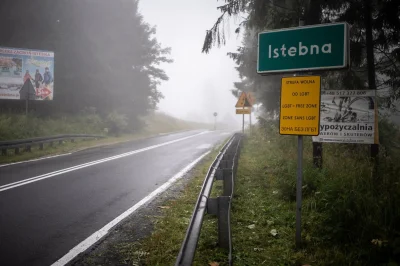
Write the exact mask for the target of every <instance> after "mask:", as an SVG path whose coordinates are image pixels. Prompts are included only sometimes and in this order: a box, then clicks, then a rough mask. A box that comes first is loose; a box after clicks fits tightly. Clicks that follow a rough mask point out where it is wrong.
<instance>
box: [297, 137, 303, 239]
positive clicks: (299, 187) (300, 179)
mask: <svg viewBox="0 0 400 266" xmlns="http://www.w3.org/2000/svg"><path fill="white" fill-rule="evenodd" d="M302 187H303V136H301V135H299V136H298V137H297V182H296V247H300V246H301V204H302Z"/></svg>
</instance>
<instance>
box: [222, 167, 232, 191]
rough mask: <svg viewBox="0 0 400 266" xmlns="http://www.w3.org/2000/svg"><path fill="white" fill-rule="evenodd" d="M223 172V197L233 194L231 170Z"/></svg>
mask: <svg viewBox="0 0 400 266" xmlns="http://www.w3.org/2000/svg"><path fill="white" fill-rule="evenodd" d="M227 170H228V171H224V181H223V194H222V195H223V196H231V195H232V194H233V180H232V174H233V171H232V169H227Z"/></svg>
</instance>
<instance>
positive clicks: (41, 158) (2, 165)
mask: <svg viewBox="0 0 400 266" xmlns="http://www.w3.org/2000/svg"><path fill="white" fill-rule="evenodd" d="M70 154H72V153H63V154H58V155H52V156H46V157H40V158H37V159H32V160H27V161H21V162H15V163H8V164H0V167H5V166H10V165H14V164H21V163H29V162H36V161H41V160H45V159H50V158H55V157H60V156H65V155H70Z"/></svg>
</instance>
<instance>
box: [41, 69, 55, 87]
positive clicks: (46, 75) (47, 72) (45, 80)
mask: <svg viewBox="0 0 400 266" xmlns="http://www.w3.org/2000/svg"><path fill="white" fill-rule="evenodd" d="M52 81H53V77H52V75H51V73H50V70H49V68H48V67H46V68H45V72H44V75H43V83H44V85H45V86H46V87H48V86H49V85H50V83H51V82H52Z"/></svg>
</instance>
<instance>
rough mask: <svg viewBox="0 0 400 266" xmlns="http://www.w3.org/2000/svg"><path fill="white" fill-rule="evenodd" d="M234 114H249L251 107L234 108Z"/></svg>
mask: <svg viewBox="0 0 400 266" xmlns="http://www.w3.org/2000/svg"><path fill="white" fill-rule="evenodd" d="M236 114H237V115H249V114H251V108H246V109H236Z"/></svg>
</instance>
